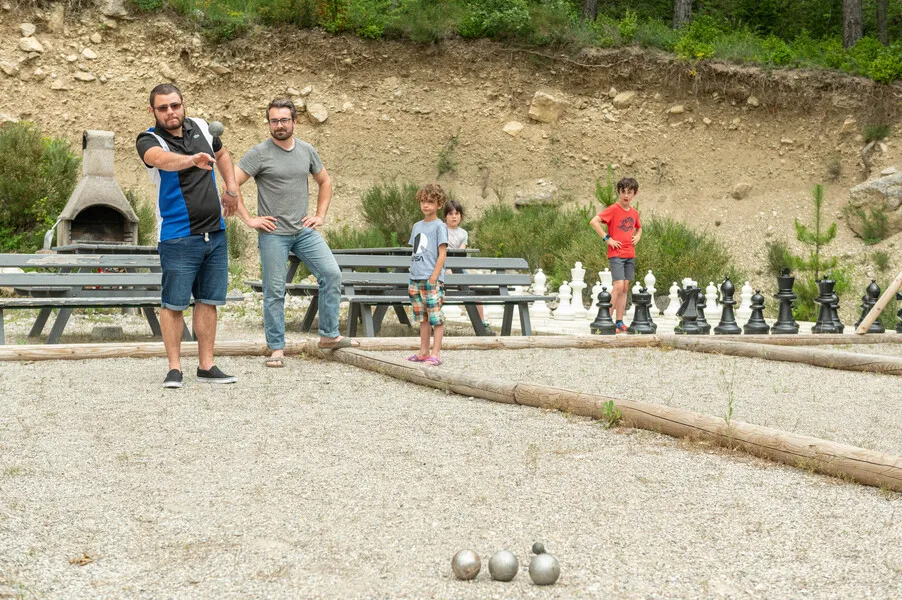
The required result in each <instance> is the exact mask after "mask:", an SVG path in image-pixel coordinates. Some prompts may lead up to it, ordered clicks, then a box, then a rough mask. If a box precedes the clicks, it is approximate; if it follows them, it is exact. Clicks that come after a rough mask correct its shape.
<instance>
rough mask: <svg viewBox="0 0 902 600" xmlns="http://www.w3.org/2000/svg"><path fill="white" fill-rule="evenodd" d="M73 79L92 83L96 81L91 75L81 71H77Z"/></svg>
mask: <svg viewBox="0 0 902 600" xmlns="http://www.w3.org/2000/svg"><path fill="white" fill-rule="evenodd" d="M73 77H75V79H77V80H79V81H94V80H95V79H97V78H96V77H94V75H93V74H91V73H85V72H83V71H79V72H78V73H76V74H75V75H73Z"/></svg>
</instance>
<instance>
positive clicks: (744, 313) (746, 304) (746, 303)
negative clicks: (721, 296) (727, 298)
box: [736, 281, 755, 321]
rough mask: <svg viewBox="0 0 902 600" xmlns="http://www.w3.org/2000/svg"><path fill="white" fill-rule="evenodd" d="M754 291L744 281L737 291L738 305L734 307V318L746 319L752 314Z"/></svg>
mask: <svg viewBox="0 0 902 600" xmlns="http://www.w3.org/2000/svg"><path fill="white" fill-rule="evenodd" d="M754 293H755V290H754V289H752V286H751V285H750V284H749V282H748V281H746V282H745V285H743V286H742V289H741V290H740V291H739V306H738V307H737V308H736V318H737V319H739V320H740V321H745V320H748V318H749V317H751V316H752V295H753V294H754Z"/></svg>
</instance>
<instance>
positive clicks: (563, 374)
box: [448, 344, 902, 455]
mask: <svg viewBox="0 0 902 600" xmlns="http://www.w3.org/2000/svg"><path fill="white" fill-rule="evenodd" d="M834 348H835V347H834ZM843 351H846V352H855V353H867V354H883V355H902V345H896V344H875V345H869V346H860V345H854V346H853V345H848V346H844V347H843ZM893 353H895V354H893ZM513 354H515V355H517V356H518V358H517V359H516V360H498V361H496V360H492V361H490V362H489V361H485V360H482V359H481V358H480V357H481V356H483V355H482V354H481V353H479V352H477V351H470V352H460V353H457V355H458V356H459V358H455V361H454V363H453V364H450V363H449V365H448V366H449V367H450V368H453V369H460V370H463V371H466V372H469V373H472V374H474V375H481V376H490V375H491V376H495V377H498V378H500V379H505V380H508V381H519V380H521V379H519V378H524V377H525V379H526V380H527V381H529V382H531V383H539V384H545V385H553V386H557V387H564V388H569V389H575V390H579V391H583V392H591V393H596V394H603V395H606V396H612V397H614V398H628V399H630V400H641V401H644V402H654V403H657V404H665V405H668V406H676V407H679V408H685V409H688V410H693V411H696V412H699V413H702V414H706V415H714V416H718V417H725V416H726V415H727V414H728V412H729V411H730V406H731V404H732V411H733V412H732V417H731V418H732V419H734V420H737V421H745V422H747V423H754V424H756V425H764V426H767V427H775V428H777V429H783V430H786V431H793V432H796V433H803V434H806V435H811V436H814V437H818V438H822V439H827V440H833V441H836V442H842V443H845V444H852V445H854V446H860V447H862V448H870V449H873V450H879V451H882V452H888V453H891V454H897V455H902V411H900V410H899V406H900V405H902V386H900V383H902V381H900V379H899V377H896V376H892V375H875V374H871V373H855V372H852V371H839V370H831V369H824V368H820V367H813V366H807V365H801V364H796V363H788V362H778V361H767V360H759V359H749V358H742V357H733V356H721V355H716V354H703V353H698V352H688V351H683V350H672V351H662V350H659V349H654V348H635V349H618V350H577V349H574V350H545V349H537V350H521V351H516V352H514V353H513ZM524 365H528V371H529V372H528V375H525V376H524V375H523V370H524Z"/></svg>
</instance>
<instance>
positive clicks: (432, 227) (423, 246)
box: [407, 219, 448, 281]
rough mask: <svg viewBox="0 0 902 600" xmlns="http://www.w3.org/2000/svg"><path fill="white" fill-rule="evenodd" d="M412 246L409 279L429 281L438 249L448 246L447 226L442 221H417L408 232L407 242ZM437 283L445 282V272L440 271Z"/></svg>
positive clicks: (436, 259)
mask: <svg viewBox="0 0 902 600" xmlns="http://www.w3.org/2000/svg"><path fill="white" fill-rule="evenodd" d="M407 243H408V244H410V245H411V246H413V255H412V256H411V257H410V278H411V279H414V280H423V279H429V278H430V277H432V271H434V270H435V263H436V262H437V261H438V247H439V246H440V245H442V244H445V245H446V246H447V245H448V226H447V225H445V222H444V221H441V220H439V219H435V220H433V221H418V222H417V223H415V224H414V226H413V229H412V230H411V232H410V240H409V241H408V242H407ZM438 280H439V281H445V270H444V269H442V270H441V272H440V273H439V276H438Z"/></svg>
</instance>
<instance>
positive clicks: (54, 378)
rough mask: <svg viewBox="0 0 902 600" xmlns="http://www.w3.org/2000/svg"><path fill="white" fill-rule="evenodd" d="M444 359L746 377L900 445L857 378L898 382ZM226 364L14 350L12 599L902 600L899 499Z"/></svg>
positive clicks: (457, 363) (467, 406)
mask: <svg viewBox="0 0 902 600" xmlns="http://www.w3.org/2000/svg"><path fill="white" fill-rule="evenodd" d="M399 355H400V354H399ZM445 358H446V361H447V364H448V365H449V367H451V368H461V369H465V370H467V371H470V372H473V373H483V374H490V373H491V374H495V375H496V376H497V377H500V378H505V379H516V378H517V377H518V376H519V377H525V378H527V379H528V380H530V381H536V382H546V383H552V384H555V385H559V386H561V387H575V388H579V389H585V390H587V391H602V392H604V393H608V394H611V395H615V396H616V395H621V394H624V395H626V394H632V395H633V397H637V398H641V399H644V400H652V401H661V402H665V401H666V402H671V403H674V404H678V403H679V404H680V405H685V406H687V407H689V408H697V409H698V408H701V407H697V406H695V403H696V402H701V403H703V404H705V403H707V404H706V405H707V406H709V407H711V410H710V411H708V412H711V413H713V414H721V413H722V412H723V411H724V409H725V408H726V400H725V398H726V394H727V390H726V389H725V388H724V385H725V384H724V378H725V377H727V376H729V374H730V373H735V375H734V377H735V378H734V380H733V384H732V389H733V391H734V395H735V398H736V400H734V404H735V405H736V408H735V409H734V412H735V416H734V418H742V419H746V420H751V421H753V422H754V421H755V419H753V418H751V417H752V416H754V415H755V414H758V413H755V412H753V411H755V410H757V407H755V406H752V405H753V404H756V403H760V404H761V405H762V406H768V407H769V408H768V409H767V410H765V412H764V413H763V414H764V415H768V416H769V420H768V421H767V423H766V424H769V425H780V424H781V423H780V422H778V421H779V420H781V419H785V418H787V417H785V416H783V415H782V413H780V415H775V414H772V412H771V411H772V410H775V409H774V408H773V407H776V406H779V405H781V404H790V403H794V406H795V409H794V412H795V413H796V416H795V418H796V419H797V420H798V421H799V428H803V429H809V428H813V427H814V425H815V424H816V423H817V422H818V421H817V418H819V417H820V418H823V417H826V416H830V413H833V412H835V411H836V408H837V407H839V408H843V409H844V410H843V413H842V416H839V417H838V418H837V422H836V424H835V428H836V430H837V432H843V431H847V430H848V429H849V428H850V427H851V426H852V425H855V426H856V431H861V432H862V433H861V435H865V434H866V435H868V436H871V437H872V439H873V440H874V441H875V444H876V445H878V446H882V445H886V446H888V449H893V448H894V449H897V450H898V449H899V448H900V445H899V444H898V443H897V441H896V440H895V439H894V438H893V436H897V435H898V432H897V430H898V429H899V423H898V420H897V419H898V417H894V416H893V411H892V410H887V407H888V406H889V403H890V401H891V398H890V397H884V396H886V392H883V395H881V394H877V393H876V392H875V393H870V394H862V395H861V397H860V398H858V395H859V390H858V389H857V388H855V387H852V386H863V385H868V386H870V387H869V388H868V389H870V390H877V389H881V388H884V387H885V388H889V387H891V386H893V385H894V384H895V380H893V379H890V378H889V377H881V376H872V375H869V376H860V375H851V374H845V373H838V372H831V371H825V370H821V369H814V368H811V369H808V368H805V367H799V366H798V365H788V364H779V363H764V362H759V361H740V360H739V359H727V358H723V357H715V356H708V355H697V354H688V353H682V352H658V351H636V350H623V351H616V352H613V353H611V352H590V351H579V352H571V351H535V352H533V351H529V352H522V351H521V352H515V351H494V352H479V353H476V352H447V353H446V354H445ZM219 364H220V365H221V366H222V367H223V368H224V369H225V370H226V371H227V372H233V373H235V374H237V375H238V376H239V377H240V381H239V383H238V384H236V385H232V386H204V385H200V384H197V383H196V382H194V381H193V377H188V378H187V381H186V386H185V387H184V388H183V389H181V390H163V389H162V388H161V387H160V381H161V379H162V376H163V374H164V371H165V366H164V363H163V361H162V359H153V360H137V359H115V360H96V361H59V362H41V363H0V397H2V398H3V399H4V411H2V413H0V541H2V544H0V597H7V596H11V597H22V598H67V599H69V598H73V599H75V598H129V599H133V598H163V597H165V598H216V599H220V598H342V599H345V598H411V599H413V598H416V599H420V598H423V599H425V598H442V599H445V598H455V599H456V598H460V599H469V598H511V599H513V598H630V599H632V598H636V599H639V598H656V599H657V598H687V599H688V598H843V599H845V598H890V597H898V596H900V595H902V578H900V575H902V547H900V545H899V543H898V540H899V539H900V537H902V514H897V513H899V512H902V511H899V510H898V509H899V508H900V506H902V500H900V495H898V494H894V493H890V492H887V491H885V490H879V489H875V488H868V487H864V486H859V485H855V484H847V483H843V482H841V481H839V480H837V479H833V478H828V477H822V476H819V475H815V474H811V473H808V472H805V471H801V470H798V469H794V468H790V467H786V466H781V465H776V464H773V463H770V462H767V461H763V460H760V459H757V458H753V457H750V456H748V455H745V454H742V453H733V452H728V451H725V450H719V449H711V448H707V447H705V446H703V445H700V444H697V443H696V444H693V443H689V442H685V441H681V440H675V439H672V438H668V437H664V436H660V435H657V434H654V433H650V432H644V431H637V430H630V429H619V430H604V429H602V428H601V427H600V426H599V425H597V424H595V423H593V422H591V421H590V420H587V419H582V418H574V417H569V418H568V417H567V416H566V415H563V414H560V413H557V412H548V411H542V410H538V409H533V408H527V407H518V406H508V405H502V404H496V403H491V402H486V401H482V400H473V399H469V398H465V397H461V396H457V395H446V394H443V393H440V392H437V391H434V390H428V389H424V388H420V387H418V386H414V385H412V384H407V383H403V382H399V381H396V380H393V379H389V378H387V377H383V376H380V375H376V374H373V373H369V372H365V371H362V370H358V369H354V368H353V367H348V366H344V365H340V364H335V363H329V362H321V361H316V360H310V359H291V360H289V361H288V366H287V367H286V368H285V369H281V370H278V369H264V368H263V367H262V361H261V359H259V358H222V359H220V360H219ZM193 366H194V365H193V363H192V362H191V361H186V364H185V367H186V369H187V368H189V367H193ZM524 367H527V369H524ZM615 369H616V371H615ZM526 370H528V376H524V371H526ZM626 370H628V372H629V373H630V375H628V376H619V380H620V382H619V383H618V382H617V379H618V377H615V376H614V375H613V374H614V373H615V372H618V373H622V372H624V371H626ZM721 370H723V371H724V372H723V373H721ZM606 372H610V373H611V376H609V377H605V373H606ZM850 377H852V378H854V379H853V380H851V381H847V379H848V378H850ZM606 380H611V383H606ZM814 381H816V382H818V385H816V386H812V385H811V382H814ZM872 382H873V383H872ZM299 384H300V389H299ZM806 385H807V386H808V387H818V388H823V389H824V390H827V391H828V392H829V391H833V394H834V395H835V396H842V399H841V400H833V401H832V402H831V403H830V404H829V405H825V404H822V403H823V399H822V398H821V396H817V397H815V396H814V395H813V394H812V392H811V391H810V390H809V389H808V387H806ZM747 387H748V388H750V389H746V388H747ZM838 389H845V390H853V389H854V390H855V396H856V398H850V396H849V393H848V392H846V393H844V394H837V393H836V392H835V390H838ZM793 390H796V391H793ZM799 390H801V391H799ZM802 392H804V393H802ZM823 397H824V398H827V399H828V400H829V394H828V393H826V392H825V393H824V394H823ZM778 398H779V400H777V399H778ZM894 398H895V399H896V400H898V395H896V396H894ZM814 401H816V402H818V404H817V405H815V404H814V403H813V402H814ZM881 405H882V408H881V407H880V406H881ZM896 405H897V403H896ZM828 407H829V409H828V410H824V409H825V408H828ZM894 408H895V407H894ZM830 409H832V410H830ZM872 413H873V414H874V415H876V414H881V417H882V419H881V421H879V427H877V426H876V425H877V424H876V423H874V422H873V421H872V420H871V419H870V418H869V417H868V415H870V414H872ZM840 419H841V420H840ZM859 422H862V425H861V426H860V427H859V426H858V424H859ZM868 425H870V429H869V428H868ZM823 427H827V426H826V425H824V426H823ZM830 427H833V425H831V426H830ZM807 432H808V433H813V434H821V433H822V431H807ZM535 540H543V541H545V543H546V545H547V546H548V548H549V550H550V551H551V552H553V553H554V554H555V555H556V556H557V558H558V559H559V561H560V563H561V566H562V571H563V575H562V577H561V580H560V581H559V582H558V584H557V585H555V586H552V587H548V588H541V587H537V586H534V585H533V584H532V583H531V582H530V581H529V578H528V576H527V575H526V573H525V565H526V563H527V560H528V549H529V547H530V545H531V544H532V542H533V541H535ZM462 548H472V549H474V550H476V551H477V552H479V553H480V555H481V556H482V557H483V564H484V565H485V564H487V561H488V557H489V556H490V555H491V553H493V552H495V551H497V550H500V549H502V548H507V549H510V550H512V551H513V552H515V553H516V554H517V556H518V557H519V558H520V560H521V564H522V565H523V568H522V569H521V573H520V574H519V575H518V576H517V578H516V579H515V580H514V581H513V582H512V583H508V584H503V583H498V582H492V581H491V580H490V579H489V577H488V574H487V572H483V573H481V574H480V576H479V577H478V579H477V580H476V581H475V582H459V581H456V580H454V579H453V578H452V576H451V572H450V558H451V556H452V555H453V553H454V552H456V551H457V550H459V549H462ZM79 559H80V560H79ZM72 561H74V563H73V562H72ZM79 563H87V564H79Z"/></svg>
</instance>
